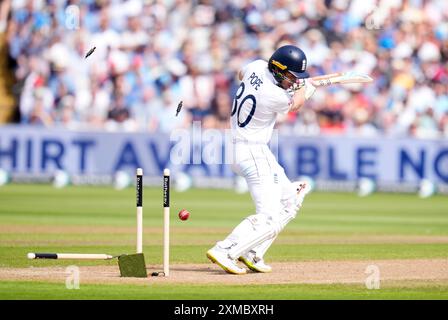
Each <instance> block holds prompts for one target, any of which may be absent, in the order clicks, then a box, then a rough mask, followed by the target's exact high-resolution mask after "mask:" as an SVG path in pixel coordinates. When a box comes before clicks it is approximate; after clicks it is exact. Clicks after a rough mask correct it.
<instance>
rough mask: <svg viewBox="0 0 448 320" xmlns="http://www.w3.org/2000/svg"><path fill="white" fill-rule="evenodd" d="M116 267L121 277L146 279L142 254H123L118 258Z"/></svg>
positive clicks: (146, 274)
mask: <svg viewBox="0 0 448 320" xmlns="http://www.w3.org/2000/svg"><path fill="white" fill-rule="evenodd" d="M118 267H119V268H120V275H121V276H122V277H134V278H146V277H148V273H147V272H146V265H145V256H144V255H143V253H136V254H124V255H121V256H119V257H118Z"/></svg>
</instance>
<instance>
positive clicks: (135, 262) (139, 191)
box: [27, 168, 170, 278]
mask: <svg viewBox="0 0 448 320" xmlns="http://www.w3.org/2000/svg"><path fill="white" fill-rule="evenodd" d="M136 198H137V201H136V204H137V252H136V253H135V254H121V255H119V256H112V255H109V254H105V253H28V254H27V257H28V259H59V260H111V259H115V258H118V266H119V269H120V275H121V276H122V277H139V278H146V277H147V276H148V274H147V271H146V264H145V257H144V255H143V169H141V168H138V169H137V172H136ZM169 236H170V170H169V169H165V170H163V272H153V273H152V274H151V275H152V276H158V275H164V276H165V277H168V276H169V274H170V269H169V256H170V238H169Z"/></svg>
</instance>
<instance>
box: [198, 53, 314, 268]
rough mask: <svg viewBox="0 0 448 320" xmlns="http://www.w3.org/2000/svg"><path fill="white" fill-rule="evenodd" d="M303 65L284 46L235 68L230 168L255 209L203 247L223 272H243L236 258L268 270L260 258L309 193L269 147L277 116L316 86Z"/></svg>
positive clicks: (303, 59) (296, 108)
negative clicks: (266, 58)
mask: <svg viewBox="0 0 448 320" xmlns="http://www.w3.org/2000/svg"><path fill="white" fill-rule="evenodd" d="M306 66H307V59H306V56H305V53H304V52H303V51H302V50H301V49H299V48H297V47H295V46H292V45H286V46H283V47H281V48H279V49H277V50H276V51H275V52H274V53H273V54H272V56H271V58H270V59H269V61H268V62H266V61H264V60H256V61H253V62H251V63H249V64H248V65H246V66H245V67H243V69H241V70H240V71H239V74H238V77H239V80H240V81H241V83H240V86H239V88H238V90H237V92H236V94H235V98H234V100H233V105H232V111H231V118H230V123H231V132H232V139H233V155H234V161H233V163H232V169H233V170H234V171H235V173H236V174H238V175H240V176H242V177H244V178H245V179H246V182H247V185H248V186H249V190H250V194H251V197H252V200H253V201H254V203H255V211H256V212H255V214H252V215H250V216H248V217H246V218H245V219H244V220H243V221H241V223H240V224H239V225H237V226H236V227H235V229H233V231H232V232H231V233H230V234H229V235H228V236H227V238H225V239H224V240H222V241H219V242H217V243H216V245H215V246H214V247H213V248H211V249H210V250H208V251H207V257H208V258H209V259H210V260H211V261H212V262H214V263H216V264H218V265H219V266H220V267H221V268H222V269H224V270H225V271H226V272H228V273H231V274H245V273H246V268H241V267H240V266H239V265H238V264H237V260H240V261H241V262H243V263H244V264H245V265H246V266H247V267H248V268H249V269H251V270H253V271H256V272H271V271H272V268H271V267H270V266H269V265H267V264H265V262H264V260H263V257H264V255H265V253H266V251H267V250H268V249H269V247H270V246H271V244H272V243H273V242H274V240H275V239H276V237H277V236H278V234H279V233H280V232H281V231H282V230H283V229H284V228H285V226H286V225H287V224H288V222H290V221H291V220H292V219H294V218H295V217H296V215H297V211H298V210H299V209H300V207H301V205H302V202H303V199H304V197H305V195H306V194H307V193H308V192H309V186H308V185H307V184H306V183H301V182H295V183H292V182H291V181H289V179H288V177H287V176H286V174H285V171H284V169H283V168H282V167H281V166H280V165H279V164H278V162H277V160H276V159H275V156H274V155H273V154H272V152H271V151H270V149H269V147H268V142H269V140H270V139H271V136H272V131H273V128H274V125H275V122H276V119H277V115H278V114H286V113H288V112H297V111H299V110H300V108H301V107H302V106H303V105H304V103H305V101H306V100H307V99H309V98H310V97H311V96H312V95H313V94H314V92H315V90H316V87H315V86H314V85H313V82H312V80H310V79H307V78H309V75H308V73H307V72H306Z"/></svg>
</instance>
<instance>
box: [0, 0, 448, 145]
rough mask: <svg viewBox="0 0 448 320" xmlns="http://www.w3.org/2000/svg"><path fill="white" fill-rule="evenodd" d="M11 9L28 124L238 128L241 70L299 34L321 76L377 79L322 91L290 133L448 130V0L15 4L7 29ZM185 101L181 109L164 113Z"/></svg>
mask: <svg viewBox="0 0 448 320" xmlns="http://www.w3.org/2000/svg"><path fill="white" fill-rule="evenodd" d="M68 5H75V7H73V6H72V7H71V9H74V11H70V13H71V14H72V16H70V17H68V16H67V15H68V12H67V6H68ZM9 6H10V8H11V14H10V15H9V16H10V18H9V23H8V26H7V39H8V43H9V51H10V55H11V57H12V58H13V59H14V60H15V61H16V63H17V67H16V69H15V74H16V78H17V81H18V82H19V84H20V85H21V87H22V90H21V97H20V113H21V121H22V122H23V123H40V124H43V125H46V126H51V125H67V126H68V127H70V128H90V129H105V130H149V131H153V130H161V131H165V132H169V131H170V130H173V129H175V128H177V127H185V126H188V125H191V123H192V121H201V122H202V125H203V126H204V127H213V128H221V129H223V128H227V127H228V118H229V116H230V109H231V105H232V99H233V94H234V92H235V90H236V88H237V87H238V81H237V79H236V77H235V75H236V72H237V70H238V69H239V68H240V67H241V66H242V65H244V64H245V63H247V62H248V61H250V60H254V59H257V58H264V59H267V58H269V56H268V55H269V54H270V53H271V52H272V51H273V50H274V49H275V48H276V47H278V46H280V45H283V44H287V43H291V44H294V45H297V46H299V47H301V48H302V49H303V50H304V51H305V53H306V54H307V56H308V64H309V65H308V69H309V72H310V74H312V75H319V74H325V73H333V72H339V71H344V70H357V71H361V72H366V73H370V74H371V75H372V76H373V77H374V79H375V81H374V83H372V84H370V85H368V86H337V87H332V88H327V89H322V90H320V89H319V90H318V93H317V94H316V95H315V96H314V97H313V99H312V100H311V101H309V103H308V104H307V106H306V108H305V109H304V110H303V112H302V113H299V114H298V115H288V116H287V117H286V118H285V119H284V121H282V124H281V125H280V129H282V130H284V131H286V132H291V133H293V134H300V135H316V134H353V135H368V136H371V135H376V134H379V133H383V134H387V135H400V136H401V135H411V136H414V137H419V138H431V137H436V136H442V135H445V136H446V132H447V121H448V120H446V119H447V112H448V91H447V90H448V89H447V88H448V63H447V59H448V24H447V22H446V21H448V2H447V1H436V0H434V1H405V0H397V1H393V2H386V1H375V0H369V1H366V0H352V1H339V0H338V1H336V0H334V1H325V0H317V1H310V0H306V1H301V2H300V3H297V2H296V1H288V0H264V1H235V0H227V1H218V0H199V1H196V2H191V1H187V0H174V1H165V2H163V1H162V2H161V1H139V0H128V1H122V0H113V1H94V0H81V1H77V2H74V1H68V0H60V1H49V2H48V4H47V2H44V1H23V0H8V1H3V2H2V6H1V7H0V31H1V28H2V21H4V19H5V11H6V10H8V9H9ZM76 8H77V9H78V11H76ZM76 12H78V15H76V14H74V13H76ZM73 14H74V15H73ZM68 18H71V19H74V20H73V21H72V20H70V21H72V22H73V23H72V24H71V25H70V24H67V19H68ZM78 18H79V19H78ZM2 19H3V20H2ZM76 19H78V20H76ZM3 25H4V24H3ZM94 46H95V47H96V50H95V52H94V53H93V54H92V56H91V57H89V58H88V59H84V55H85V53H86V51H88V50H89V49H90V48H92V47H94ZM37 89H39V93H38V94H35V93H34V91H36V90H37ZM360 90H362V91H360ZM180 100H182V101H183V102H184V110H183V111H182V113H181V114H182V116H181V117H179V118H176V119H174V120H173V119H172V120H171V121H167V119H168V118H170V117H171V118H172V115H173V114H174V113H175V108H176V107H177V103H178V102H179V101H180ZM70 118H71V119H70ZM171 118H170V119H171Z"/></svg>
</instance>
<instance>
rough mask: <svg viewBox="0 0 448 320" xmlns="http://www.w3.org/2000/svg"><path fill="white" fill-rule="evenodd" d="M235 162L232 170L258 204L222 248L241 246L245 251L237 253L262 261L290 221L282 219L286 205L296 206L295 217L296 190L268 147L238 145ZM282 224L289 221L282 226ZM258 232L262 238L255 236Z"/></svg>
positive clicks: (235, 151) (235, 150) (235, 146)
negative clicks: (244, 181)
mask: <svg viewBox="0 0 448 320" xmlns="http://www.w3.org/2000/svg"><path fill="white" fill-rule="evenodd" d="M234 160H235V161H234V163H233V164H232V169H233V170H234V171H235V173H236V174H238V175H240V176H242V177H244V178H245V180H246V182H247V185H248V187H249V191H250V194H251V196H252V200H253V201H254V204H255V215H250V216H248V217H247V218H246V219H244V220H243V221H242V222H241V223H240V224H239V225H238V226H237V227H236V228H235V229H234V230H233V231H232V233H231V234H230V235H229V236H228V237H227V238H226V239H225V240H224V241H222V242H221V246H222V247H224V248H226V247H227V248H231V247H233V246H239V245H241V246H242V248H243V249H242V251H241V252H240V250H236V251H237V252H238V253H237V254H240V253H243V254H244V253H245V252H248V251H250V250H252V251H254V252H255V253H256V256H257V257H259V258H262V257H263V255H264V253H265V252H266V251H267V249H268V248H269V247H270V245H271V244H272V242H273V241H274V239H275V238H276V236H277V234H278V233H279V232H280V231H281V229H283V227H284V224H285V223H287V222H289V221H290V220H291V218H290V217H288V218H287V219H285V217H282V212H283V213H284V212H285V210H284V209H285V206H288V205H290V206H291V208H292V207H294V214H293V215H294V217H295V208H296V207H295V205H296V188H295V187H294V185H293V184H292V183H291V181H289V179H288V177H287V176H286V174H285V171H284V169H283V168H282V167H281V166H280V165H279V164H278V162H277V160H276V159H275V156H274V155H273V154H272V152H271V150H270V149H269V147H268V146H267V145H266V144H248V143H244V142H240V143H235V144H234ZM288 212H291V210H288ZM282 221H286V222H284V223H283V225H282ZM274 229H275V231H272V230H274ZM271 231H272V232H271ZM257 232H258V233H259V234H260V237H257V236H256V234H257ZM262 234H266V236H264V237H263V236H262ZM245 242H247V243H245ZM243 243H245V244H243ZM218 244H220V243H218Z"/></svg>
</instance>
